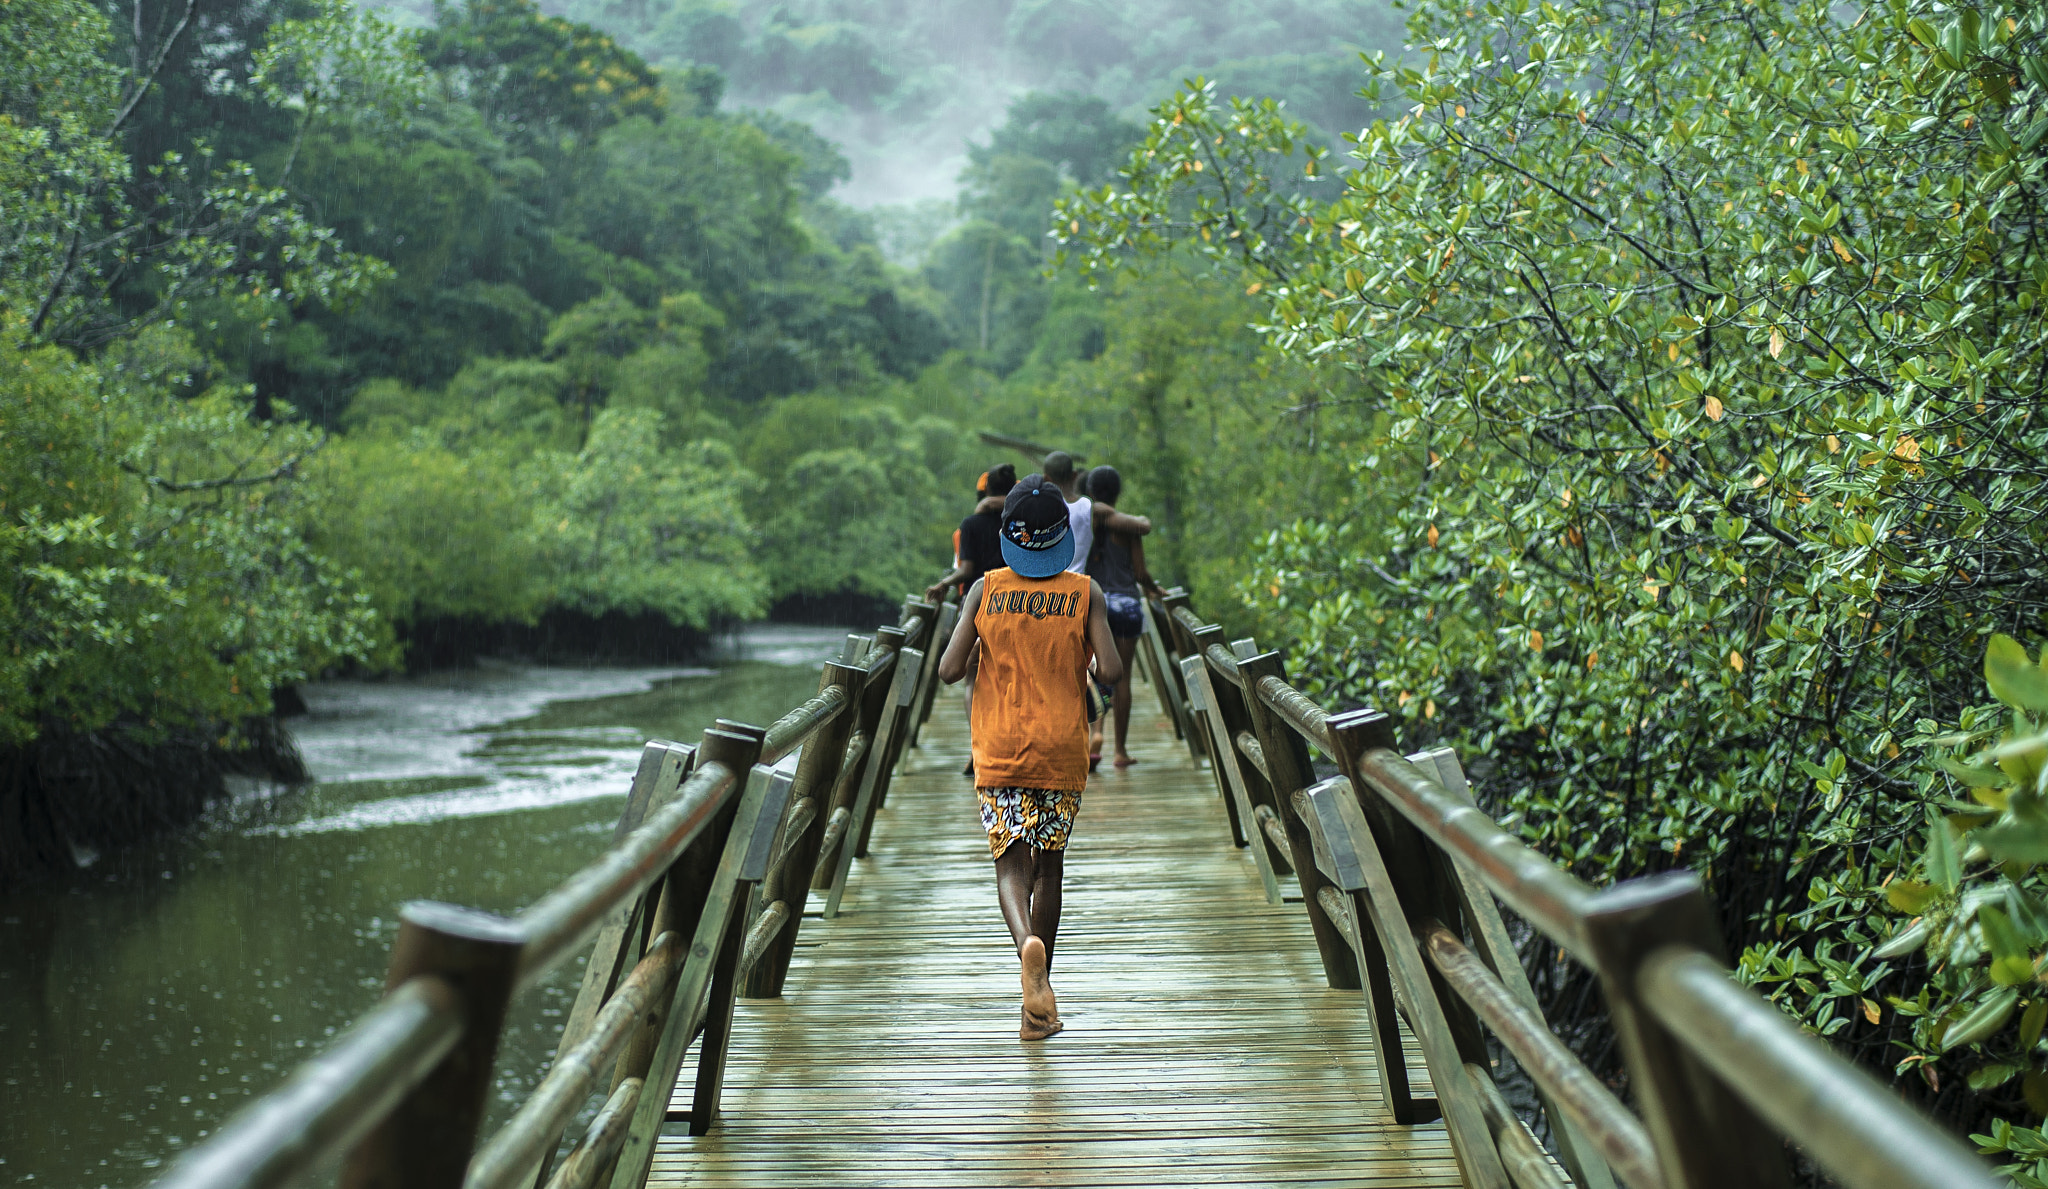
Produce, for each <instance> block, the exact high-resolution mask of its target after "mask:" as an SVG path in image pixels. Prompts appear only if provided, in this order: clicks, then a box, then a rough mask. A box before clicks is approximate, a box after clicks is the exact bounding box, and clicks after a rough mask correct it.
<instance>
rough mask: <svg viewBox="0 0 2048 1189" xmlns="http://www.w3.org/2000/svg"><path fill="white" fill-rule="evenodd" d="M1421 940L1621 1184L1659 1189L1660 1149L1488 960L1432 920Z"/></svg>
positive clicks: (1440, 969) (1448, 979)
mask: <svg viewBox="0 0 2048 1189" xmlns="http://www.w3.org/2000/svg"><path fill="white" fill-rule="evenodd" d="M1421 940H1422V943H1423V950H1422V952H1423V953H1424V954H1425V955H1427V956H1428V958H1429V962H1430V965H1432V966H1434V967H1436V969H1437V972H1438V973H1439V974H1441V975H1443V977H1444V981H1445V982H1447V983H1449V984H1450V985H1451V989H1452V990H1454V991H1456V992H1457V993H1458V994H1459V995H1460V996H1462V997H1463V998H1464V1000H1465V1002H1467V1003H1469V1004H1471V1005H1472V1008H1473V1010H1474V1011H1476V1012H1478V1013H1479V1018H1480V1019H1482V1020H1484V1021H1485V1022H1486V1026H1487V1027H1488V1028H1490V1029H1492V1030H1493V1034H1494V1035H1495V1036H1498V1037H1499V1038H1500V1042H1501V1044H1502V1045H1504V1046H1506V1048H1507V1050H1508V1052H1510V1053H1513V1054H1514V1055H1515V1060H1516V1061H1517V1062H1520V1063H1521V1066H1522V1068H1523V1069H1525V1070H1528V1071H1529V1072H1530V1076H1531V1077H1532V1078H1534V1079H1535V1080H1536V1081H1538V1082H1540V1083H1541V1084H1542V1085H1543V1086H1544V1087H1545V1088H1546V1089H1548V1090H1549V1091H1550V1093H1551V1095H1552V1096H1553V1097H1552V1101H1554V1102H1556V1103H1557V1105H1558V1106H1559V1107H1561V1108H1563V1111H1564V1113H1565V1114H1567V1115H1569V1116H1570V1117H1571V1121H1572V1122H1573V1123H1576V1124H1577V1125H1578V1126H1579V1129H1580V1130H1582V1131H1584V1132H1585V1133H1586V1134H1587V1136H1588V1137H1590V1138H1591V1139H1592V1141H1593V1143H1594V1145H1595V1146H1597V1147H1598V1148H1599V1149H1600V1155H1601V1156H1603V1157H1605V1158H1606V1160H1607V1163H1609V1164H1611V1165H1613V1166H1614V1171H1615V1172H1616V1173H1617V1174H1618V1175H1620V1177H1621V1179H1622V1180H1624V1181H1627V1182H1628V1183H1629V1184H1630V1185H1633V1186H1635V1189H1661V1187H1662V1186H1663V1184H1664V1174H1663V1173H1662V1172H1661V1171H1660V1170H1659V1169H1658V1168H1657V1151H1656V1148H1655V1147H1653V1146H1652V1145H1651V1143H1650V1133H1649V1132H1648V1131H1646V1130H1644V1128H1643V1124H1642V1121H1641V1120H1640V1119H1637V1118H1636V1117H1635V1116H1634V1115H1632V1114H1630V1113H1629V1111H1628V1108H1627V1107H1625V1106H1623V1105H1622V1104H1621V1100H1620V1099H1618V1098H1616V1097H1615V1096H1614V1095H1613V1094H1612V1093H1610V1092H1609V1091H1608V1089H1607V1087H1605V1086H1603V1085H1601V1084H1600V1079H1599V1078H1596V1077H1594V1076H1593V1074H1592V1072H1591V1071H1590V1070H1588V1069H1587V1068H1586V1067H1585V1066H1584V1065H1582V1064H1580V1063H1579V1059H1578V1058H1577V1057H1574V1056H1572V1052H1571V1050H1570V1049H1567V1048H1565V1047H1564V1042H1563V1041H1561V1040H1559V1039H1557V1036H1556V1034H1554V1033H1552V1032H1551V1031H1550V1026H1549V1025H1547V1024H1545V1023H1544V1022H1543V1017H1542V1016H1540V1015H1537V1014H1536V1013H1535V1012H1533V1011H1531V1010H1529V1009H1528V1008H1526V1007H1524V1006H1522V1005H1521V1004H1520V1003H1517V1002H1515V997H1514V996H1513V995H1511V994H1509V993H1508V989H1507V988H1506V987H1504V986H1502V985H1501V981H1500V978H1499V977H1498V976H1497V975H1495V974H1494V973H1493V971H1491V970H1489V969H1487V966H1486V963H1484V962H1482V961H1481V960H1480V959H1479V956H1478V955H1477V954H1474V953H1473V952H1472V951H1471V950H1469V949H1467V948H1465V943H1464V942H1462V941H1459V940H1458V938H1457V935H1455V934H1453V933H1452V932H1451V931H1450V930H1449V929H1447V928H1445V927H1444V926H1443V925H1441V924H1439V923H1437V922H1435V921H1431V922H1430V923H1429V928H1428V930H1427V931H1426V932H1425V933H1424V935H1423V937H1422V939H1421Z"/></svg>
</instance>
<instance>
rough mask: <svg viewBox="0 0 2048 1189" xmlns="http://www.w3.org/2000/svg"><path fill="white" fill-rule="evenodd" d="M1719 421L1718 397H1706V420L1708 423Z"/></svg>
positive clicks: (1719, 401) (1719, 400) (1719, 405)
mask: <svg viewBox="0 0 2048 1189" xmlns="http://www.w3.org/2000/svg"><path fill="white" fill-rule="evenodd" d="M1720 419H1721V398H1720V397H1718V396H1710V397H1708V398H1707V420H1709V421H1719V420H1720Z"/></svg>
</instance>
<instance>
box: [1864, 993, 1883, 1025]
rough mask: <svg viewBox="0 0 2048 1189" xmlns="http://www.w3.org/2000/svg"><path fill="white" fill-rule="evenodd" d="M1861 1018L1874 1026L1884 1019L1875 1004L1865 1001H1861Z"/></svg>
mask: <svg viewBox="0 0 2048 1189" xmlns="http://www.w3.org/2000/svg"><path fill="white" fill-rule="evenodd" d="M1863 1018H1864V1019H1866V1020H1869V1021H1870V1022H1871V1023H1873V1024H1875V1023H1878V1022H1880V1021H1882V1020H1883V1019H1884V1012H1883V1011H1881V1010H1879V1008H1878V1006H1877V1004H1875V1003H1872V1002H1871V1001H1870V1000H1868V999H1865V1000H1864V1001H1863Z"/></svg>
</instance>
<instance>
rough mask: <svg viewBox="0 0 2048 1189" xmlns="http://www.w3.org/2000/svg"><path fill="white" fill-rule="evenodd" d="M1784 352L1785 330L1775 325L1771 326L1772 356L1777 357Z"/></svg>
mask: <svg viewBox="0 0 2048 1189" xmlns="http://www.w3.org/2000/svg"><path fill="white" fill-rule="evenodd" d="M1784 353H1785V332H1784V331H1782V330H1779V329H1778V328H1777V327H1775V326H1773V327H1771V358H1772V359H1776V358H1777V357H1778V356H1780V355H1783V354H1784Z"/></svg>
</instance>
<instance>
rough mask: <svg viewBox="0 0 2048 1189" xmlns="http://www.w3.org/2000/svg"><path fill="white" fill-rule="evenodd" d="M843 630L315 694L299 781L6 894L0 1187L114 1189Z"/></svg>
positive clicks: (503, 1071)
mask: <svg viewBox="0 0 2048 1189" xmlns="http://www.w3.org/2000/svg"><path fill="white" fill-rule="evenodd" d="M842 635H843V634H842V633H841V632H839V631H837V630H834V629H817V628H796V627H778V626H767V625H764V626H757V627H753V628H749V629H747V630H746V631H744V632H743V633H741V634H740V636H739V638H738V640H737V641H736V644H737V647H736V648H735V649H733V650H731V651H723V652H717V653H714V654H713V657H712V658H711V660H710V661H709V663H707V664H704V665H701V666H695V667H681V666H675V667H661V668H652V667H642V668H631V669H628V668H598V667H589V666H584V667H577V668H567V667H557V668H540V667H536V666H528V665H517V664H503V663H486V664H483V665H479V666H477V667H474V668H471V669H466V670H449V671H444V672H438V673H432V674H428V675H425V676H422V677H414V678H404V679H395V680H381V681H338V682H321V683H314V684H311V685H308V686H306V687H304V690H303V693H304V696H305V699H306V702H307V706H308V711H309V713H308V714H307V715H305V716H304V717H301V718H295V719H293V720H291V721H290V724H289V727H290V730H291V733H292V735H293V736H294V738H295V740H296V743H297V746H298V749H299V752H300V754H301V755H302V756H303V757H304V759H305V762H306V765H307V767H308V769H309V770H310V773H311V776H312V778H313V779H312V782H311V783H309V784H308V785H306V786H304V787H303V788H301V789H298V790H281V789H278V788H275V787H265V786H261V785H258V784H256V783H255V782H249V783H246V784H245V783H242V782H239V781H238V782H236V783H237V787H238V789H239V793H238V795H236V796H232V797H230V798H228V799H227V800H225V801H223V802H221V803H220V804H218V805H216V806H215V807H214V808H212V809H211V810H209V811H208V812H207V813H206V814H205V815H204V816H203V817H202V819H201V820H200V821H199V822H198V823H197V824H196V825H195V826H193V827H192V828H189V829H185V830H181V831H177V832H175V833H172V834H170V835H166V836H164V837H162V838H159V839H157V840H155V841H152V842H148V843H144V844H142V845H138V846H131V847H127V848H124V849H120V850H116V851H110V852H107V853H106V854H104V855H102V856H101V857H99V858H98V859H97V860H96V861H95V862H94V864H93V865H92V866H90V867H88V868H84V869H78V870H73V871H70V872H67V873H65V874H63V875H62V876H61V877H59V878H58V879H56V880H55V881H53V882H51V883H49V884H48V885H45V886H41V887H37V888H33V889H17V890H15V891H13V892H8V893H0V1118H5V1119H6V1120H7V1125H6V1136H7V1141H6V1144H5V1147H4V1150H0V1183H5V1184H18V1183H32V1184H35V1185H39V1186H41V1185H55V1186H61V1187H64V1189H97V1187H98V1186H101V1185H105V1186H107V1187H108V1189H127V1187H129V1186H138V1185H141V1184H144V1183H146V1182H147V1181H148V1180H149V1179H150V1178H151V1177H152V1176H153V1175H154V1174H155V1171H156V1170H157V1169H158V1168H160V1167H161V1165H162V1164H163V1162H164V1161H166V1160H167V1159H169V1158H170V1157H171V1156H173V1155H175V1154H176V1153H177V1152H178V1151H180V1150H182V1149H183V1148H185V1147H187V1146H189V1145H190V1144H191V1143H193V1142H194V1141H196V1140H198V1139H200V1138H203V1137H204V1136H205V1135H206V1134H208V1133H210V1132H211V1131H212V1130H213V1129H214V1128H216V1127H217V1126H219V1124H220V1122H221V1121H222V1120H223V1119H225V1118H226V1117H227V1116H228V1115H229V1114H231V1113H232V1112H233V1110H234V1109H235V1108H236V1107H237V1106H239V1105H240V1104H241V1103H242V1102H244V1101H246V1100H247V1098H248V1097H249V1096H250V1095H252V1094H256V1093H261V1092H262V1091H264V1090H266V1089H268V1088H270V1087H271V1086H273V1085H275V1084H276V1082H277V1081H278V1080H279V1079H280V1078H282V1077H283V1075H284V1073H285V1072H286V1071H288V1070H289V1069H290V1068H291V1067H292V1065H293V1064H295V1063H296V1062H297V1061H299V1060H300V1059H302V1058H303V1057H304V1056H306V1055H307V1054H308V1053H309V1052H312V1051H316V1050H317V1049H318V1048H319V1047H320V1045H321V1044H322V1043H323V1042H324V1040H325V1038H327V1037H329V1036H332V1035H333V1034H334V1033H335V1032H336V1031H337V1030H338V1029H339V1028H341V1027H342V1026H344V1025H345V1024H346V1023H347V1021H349V1020H350V1019H353V1018H354V1017H355V1016H356V1015H357V1014H359V1013H360V1012H361V1011H363V1010H364V1009H365V1008H366V1007H367V1006H368V1005H369V1004H371V1003H372V1002H374V1001H375V999H376V996H377V994H378V993H379V991H380V990H381V987H382V985H383V977H384V966H385V961H386V958H387V955H388V951H389V946H390V942H391V939H392V937H393V936H394V935H395V933H396V930H397V920H396V909H397V907H398V906H399V904H401V903H402V902H403V901H405V900H407V899H414V898H425V899H446V900H453V901H460V902H463V903H467V904H475V905H479V906H483V907H487V908H491V909H495V910H500V911H510V910H512V909H516V908H519V907H522V906H523V905H525V904H526V903H528V902H529V901H531V900H532V899H533V898H534V897H535V896H537V895H538V894H539V893H540V892H541V891H543V890H545V889H546V888H548V887H550V886H552V885H553V884H554V883H555V882H557V881H559V880H560V879H561V878H563V877H565V876H566V875H568V874H569V873H570V872H572V871H574V870H575V869H576V868H577V867H578V866H580V865H581V864H582V863H584V862H587V861H588V860H589V859H590V858H591V857H592V856H594V855H595V854H596V853H597V852H598V851H599V850H600V849H602V847H603V845H604V842H605V840H606V839H607V838H608V837H609V835H610V831H611V828H612V825H613V822H614V821H615V820H616V817H617V813H618V806H619V801H620V798H621V797H622V796H623V794H624V793H625V790H626V787H627V784H628V782H629V781H630V779H631V774H632V768H633V764H634V762H635V760H636V759H637V756H638V752H639V749H640V746H641V744H642V743H643V742H644V741H645V740H646V739H647V738H649V737H667V738H690V737H693V736H694V735H695V734H697V733H698V732H700V731H701V730H702V729H703V728H704V727H705V726H708V725H709V724H710V722H711V720H712V719H714V718H717V717H721V716H722V717H736V718H741V719H748V720H751V721H757V722H768V721H771V720H772V719H773V718H774V717H775V716H777V715H779V714H780V713H781V712H782V711H784V710H787V709H788V708H789V707H790V706H793V705H795V704H796V703H797V702H799V701H801V700H802V699H803V698H804V697H806V696H808V695H809V694H810V693H812V692H813V691H815V689H816V685H817V664H818V662H819V661H821V660H822V659H823V658H824V657H825V656H826V655H829V654H830V653H831V652H832V651H834V650H835V649H836V648H837V645H838V642H839V640H840V639H841V638H842ZM580 977H581V976H580V971H579V970H578V969H577V968H576V967H575V966H574V965H572V966H571V967H569V968H568V969H566V970H564V971H562V972H559V973H558V975H557V977H556V979H555V980H552V981H551V982H550V983H549V984H548V985H547V986H545V987H542V988H540V989H539V990H537V991H536V992H535V993H533V994H531V995H529V996H527V997H525V998H524V999H522V1000H521V1002H520V1004H519V1005H518V1015H517V1017H516V1019H515V1021H514V1024H513V1026H512V1027H511V1028H510V1029H509V1030H508V1033H507V1039H506V1044H505V1047H504V1049H503V1051H502V1056H501V1059H500V1062H499V1072H498V1077H499V1089H500V1091H501V1093H500V1099H501V1100H503V1099H504V1098H505V1097H507V1096H511V1095H515V1094H518V1093H522V1092H523V1089H524V1088H526V1087H529V1086H530V1085H531V1084H532V1082H533V1081H534V1080H535V1078H536V1076H537V1073H538V1070H539V1069H540V1067H541V1065H542V1064H543V1063H544V1062H545V1060H546V1059H547V1056H548V1055H549V1054H550V1053H551V1052H552V1043H553V1042H552V1031H551V1029H552V1028H553V1027H555V1026H556V1025H558V1024H559V1013H560V1012H561V1011H562V1010H564V1009H565V1007H566V1004H567V1001H568V998H569V996H570V995H571V994H572V993H573V988H574V986H575V985H576V980H577V979H578V978H580Z"/></svg>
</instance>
